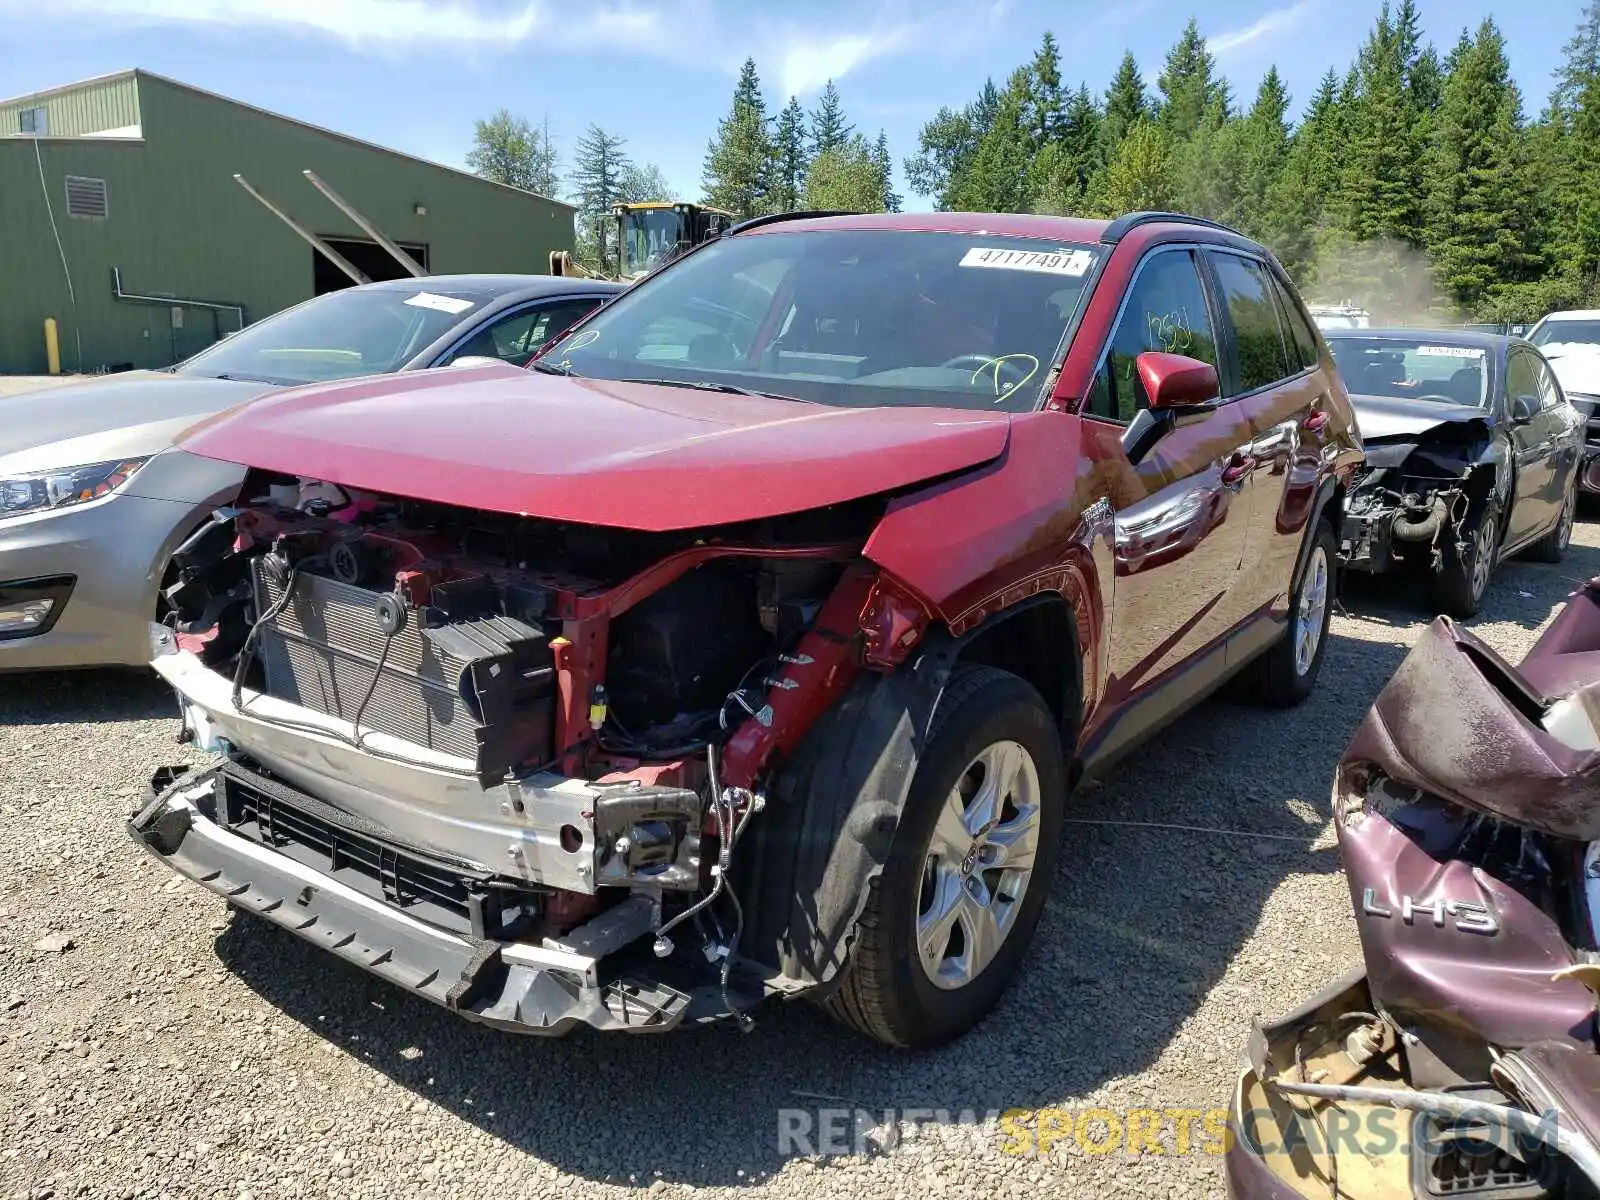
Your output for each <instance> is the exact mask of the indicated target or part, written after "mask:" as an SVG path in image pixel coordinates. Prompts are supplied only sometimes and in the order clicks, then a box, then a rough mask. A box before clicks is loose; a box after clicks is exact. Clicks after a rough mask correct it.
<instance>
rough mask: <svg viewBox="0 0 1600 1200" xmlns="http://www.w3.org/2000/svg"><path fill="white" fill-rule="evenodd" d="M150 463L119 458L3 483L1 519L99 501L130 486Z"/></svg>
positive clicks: (2, 481) (18, 477) (1, 481)
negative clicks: (119, 489) (129, 483)
mask: <svg viewBox="0 0 1600 1200" xmlns="http://www.w3.org/2000/svg"><path fill="white" fill-rule="evenodd" d="M149 461H150V460H149V459H148V458H120V459H116V460H115V461H113V462H103V463H91V464H89V465H88V466H86V467H64V468H62V469H61V470H59V471H41V472H40V473H39V474H37V475H18V476H14V477H12V478H10V479H0V517H16V516H21V515H22V514H23V513H33V512H43V511H44V510H46V509H51V508H66V507H67V506H68V505H70V504H84V503H87V502H88V501H90V500H98V499H100V497H101V496H108V495H110V494H111V493H112V492H114V491H116V490H117V489H118V488H119V487H121V486H122V485H123V484H125V483H127V482H128V480H129V479H131V478H132V477H133V474H134V472H136V471H137V470H138V469H139V468H140V467H142V466H144V464H145V463H147V462H149Z"/></svg>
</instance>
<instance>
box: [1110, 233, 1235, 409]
mask: <svg viewBox="0 0 1600 1200" xmlns="http://www.w3.org/2000/svg"><path fill="white" fill-rule="evenodd" d="M1147 350H1158V351H1164V352H1166V353H1168V354H1184V355H1187V356H1188V357H1190V358H1197V359H1199V360H1200V361H1201V362H1206V363H1210V364H1211V365H1212V366H1216V365H1217V338H1216V333H1215V332H1214V331H1213V329H1212V328H1211V317H1210V315H1209V313H1208V312H1207V311H1206V293H1205V289H1204V288H1203V287H1202V286H1201V284H1200V272H1199V270H1198V269H1197V265H1196V263H1195V258H1194V255H1193V253H1191V252H1190V251H1188V250H1161V251H1157V252H1156V253H1155V254H1154V255H1152V256H1151V257H1150V258H1148V259H1146V260H1145V262H1144V265H1143V266H1142V267H1141V268H1140V270H1139V273H1138V276H1137V277H1136V278H1135V279H1134V282H1133V289H1132V291H1130V292H1129V293H1128V302H1127V305H1126V306H1125V307H1124V308H1123V310H1122V316H1121V317H1120V318H1118V320H1117V328H1116V330H1115V331H1114V332H1113V333H1112V335H1111V346H1110V349H1109V351H1108V352H1107V354H1106V360H1105V363H1104V365H1103V366H1102V367H1101V368H1100V371H1099V374H1098V375H1097V376H1096V377H1095V382H1094V387H1093V390H1092V391H1091V392H1090V394H1089V399H1088V401H1087V403H1086V404H1085V406H1084V411H1085V412H1086V413H1087V414H1088V415H1090V416H1096V417H1104V418H1106V419H1108V420H1112V421H1123V422H1126V421H1131V420H1133V418H1134V417H1135V416H1136V415H1137V414H1138V412H1139V410H1140V409H1144V408H1149V407H1150V397H1149V396H1147V395H1145V391H1144V385H1143V384H1142V383H1141V382H1140V380H1139V373H1138V371H1137V370H1135V369H1134V363H1135V361H1136V360H1137V359H1138V357H1139V355H1141V354H1143V353H1144V352H1145V351H1147Z"/></svg>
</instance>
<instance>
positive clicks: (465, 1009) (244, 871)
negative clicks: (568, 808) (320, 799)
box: [128, 768, 726, 1035]
mask: <svg viewBox="0 0 1600 1200" xmlns="http://www.w3.org/2000/svg"><path fill="white" fill-rule="evenodd" d="M215 775H216V772H215V771H212V772H206V773H202V774H188V775H179V774H178V773H177V772H175V771H173V770H172V769H170V768H164V769H163V770H162V771H160V772H157V774H156V777H155V778H154V780H152V783H151V787H150V789H149V791H148V792H147V793H146V795H145V799H144V802H143V803H142V804H141V806H140V808H139V810H138V811H137V812H136V813H134V815H133V816H132V817H131V818H130V819H129V821H128V832H129V834H130V836H132V838H133V839H134V841H136V842H138V843H139V845H141V846H142V847H143V848H144V849H145V850H146V851H148V852H149V853H150V854H151V855H153V856H154V857H155V858H157V859H159V860H160V861H161V862H163V863H165V864H166V865H167V866H168V867H171V868H172V869H173V870H174V871H177V872H178V873H179V874H180V875H183V876H185V877H186V878H188V879H191V880H193V881H194V882H196V883H198V884H200V885H201V886H202V887H204V888H206V889H207V890H209V891H211V892H213V893H215V894H216V895H218V896H221V897H222V898H223V899H225V900H227V901H228V903H229V904H231V905H233V906H235V907H236V908H239V909H241V910H243V911H246V912H251V913H254V914H256V915H258V916H260V917H263V918H265V919H266V920H268V921H271V922H272V923H273V924H275V925H278V926H281V927H282V928H284V929H287V930H289V931H290V932H291V933H293V934H295V935H296V936H298V937H300V938H303V939H305V940H306V941H308V942H311V943H312V944H313V945H316V946H320V947H321V948H322V949H324V950H327V951H330V952H331V953H333V954H336V955H338V956H339V957H340V958H342V959H344V960H345V961H347V962H350V963H353V964H354V965H355V966H357V967H360V968H361V969H362V970H363V971H367V972H369V973H371V974H373V975H376V976H378V977H379V978H381V979H385V980H387V981H388V982H390V983H393V984H396V985H398V986H399V987H402V988H404V989H405V990H406V991H408V992H412V993H414V994H415V995H418V996H421V997H422V998H423V999H425V1000H431V1001H432V1002H434V1003H435V1004H439V1005H442V1006H444V1007H446V1008H448V1009H451V1010H452V1011H454V1012H456V1013H458V1014H460V1015H461V1016H463V1017H466V1018H468V1019H469V1020H473V1021H479V1022H482V1023H484V1024H487V1025H492V1026H496V1027H498V1028H501V1029H507V1030H512V1031H516V1032H521V1033H532V1034H546V1035H559V1034H564V1033H567V1032H569V1031H570V1030H572V1029H573V1028H575V1027H576V1026H578V1025H580V1024H581V1025H588V1026H591V1027H592V1028H595V1029H600V1030H607V1031H619V1032H628V1033H663V1032H666V1031H668V1030H671V1029H674V1028H676V1027H677V1026H678V1025H680V1024H681V1023H683V1022H684V1021H685V1020H686V1019H687V1020H691V1021H700V1020H707V1019H712V1018H714V1017H717V1016H721V1015H724V1014H725V1011H726V1010H725V1009H724V1007H723V1004H722V999H721V996H720V993H719V992H718V990H717V989H716V988H715V987H714V986H702V987H697V988H691V989H688V990H680V989H679V988H676V987H673V986H671V985H669V984H667V983H664V982H662V981H660V980H658V979H655V978H650V977H645V978H634V977H631V976H629V975H626V974H614V973H611V972H608V971H606V970H604V969H603V967H602V964H601V962H600V960H599V959H598V958H596V957H594V956H591V955H587V954H582V953H577V952H574V951H572V950H567V949H555V948H551V947H548V946H545V945H535V944H533V943H529V942H502V941H494V940H483V939H478V938H474V937H470V936H463V935H460V934H456V933H453V932H451V931H449V930H445V929H440V928H438V927H436V926H433V925H430V924H428V923H426V922H423V921H419V920H417V919H416V918H414V917H412V916H410V915H408V914H407V913H405V912H403V911H401V910H399V909H397V908H395V907H394V906H392V905H390V904H386V903H384V902H382V901H379V900H376V899H374V898H372V897H370V896H365V895H363V894H361V893H360V892H359V891H356V890H355V889H354V888H351V887H349V886H347V885H345V884H344V883H342V882H341V881H339V880H336V879H333V878H331V877H329V876H328V875H326V874H323V873H321V872H319V871H316V870H314V869H312V868H311V867H308V866H305V865H303V864H301V863H298V862H296V861H294V860H293V859H291V858H288V857H286V856H285V855H282V854H278V853H276V852H274V851H272V850H270V849H267V848H266V847H264V846H261V845H258V844H257V843H255V842H253V841H251V840H250V839H248V838H245V837H243V836H240V835H239V834H236V833H233V832H230V831H229V830H226V829H224V828H222V827H221V826H219V825H218V824H217V823H216V822H214V821H213V820H211V818H210V817H209V816H208V815H207V813H206V809H207V807H208V806H209V805H210V803H211V801H212V798H213V796H214V793H215V789H216V779H215Z"/></svg>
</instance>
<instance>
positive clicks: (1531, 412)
mask: <svg viewBox="0 0 1600 1200" xmlns="http://www.w3.org/2000/svg"><path fill="white" fill-rule="evenodd" d="M1538 415H1539V397H1537V396H1518V397H1517V398H1516V399H1515V400H1513V401H1512V402H1511V420H1512V422H1513V423H1514V424H1517V425H1526V424H1527V423H1528V422H1529V421H1531V420H1533V419H1534V417H1536V416H1538Z"/></svg>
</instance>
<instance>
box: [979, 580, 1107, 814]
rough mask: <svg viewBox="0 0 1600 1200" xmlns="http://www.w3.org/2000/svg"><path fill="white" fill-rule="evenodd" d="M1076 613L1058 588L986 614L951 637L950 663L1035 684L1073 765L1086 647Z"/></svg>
mask: <svg viewBox="0 0 1600 1200" xmlns="http://www.w3.org/2000/svg"><path fill="white" fill-rule="evenodd" d="M1077 629H1078V622H1077V616H1076V614H1075V613H1074V612H1073V610H1072V604H1071V601H1069V600H1068V599H1067V598H1066V597H1065V596H1063V595H1062V594H1061V593H1060V592H1041V593H1039V594H1038V595H1035V596H1030V597H1028V598H1027V599H1026V600H1023V601H1022V602H1020V603H1018V604H1013V605H1012V606H1011V607H1010V608H1007V609H1003V610H1002V611H1000V612H997V613H995V614H994V615H993V616H990V617H988V618H987V619H985V620H984V621H983V622H981V623H980V624H978V625H976V626H974V627H973V628H972V629H970V630H968V631H967V632H965V633H963V634H962V635H961V636H960V637H958V638H955V639H953V641H952V642H951V644H950V652H951V653H952V654H953V655H954V658H953V660H952V661H959V662H970V663H981V664H984V665H986V666H991V667H997V668H999V669H1000V670H1002V671H1009V672H1010V673H1011V674H1013V675H1016V676H1018V677H1019V678H1021V679H1024V680H1026V681H1027V682H1028V683H1030V684H1032V685H1033V687H1034V689H1035V690H1036V691H1037V692H1038V693H1039V695H1040V696H1041V697H1043V699H1044V702H1045V704H1046V705H1047V706H1049V709H1050V712H1051V714H1052V715H1053V716H1054V717H1055V719H1056V727H1057V729H1058V730H1059V731H1060V734H1061V744H1062V745H1063V746H1064V747H1066V748H1067V755H1068V758H1069V760H1070V761H1071V763H1072V764H1073V771H1074V776H1073V778H1072V779H1071V782H1073V783H1075V782H1076V777H1075V772H1076V761H1077V754H1076V752H1075V751H1076V747H1077V745H1078V733H1079V731H1080V730H1081V729H1082V727H1083V647H1082V646H1080V645H1079V644H1078V633H1077Z"/></svg>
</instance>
